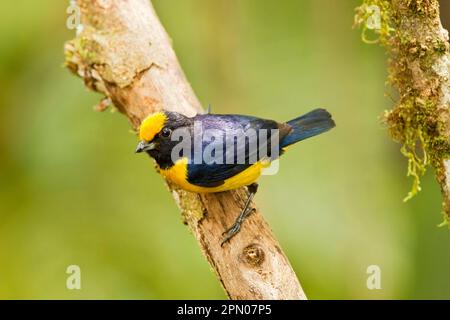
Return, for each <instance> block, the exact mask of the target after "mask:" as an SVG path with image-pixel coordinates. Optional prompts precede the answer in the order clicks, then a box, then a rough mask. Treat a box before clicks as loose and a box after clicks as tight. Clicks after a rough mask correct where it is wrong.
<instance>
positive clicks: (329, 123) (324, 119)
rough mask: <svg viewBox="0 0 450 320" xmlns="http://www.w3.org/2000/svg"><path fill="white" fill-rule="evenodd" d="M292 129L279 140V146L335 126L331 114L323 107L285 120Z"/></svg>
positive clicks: (285, 145)
mask: <svg viewBox="0 0 450 320" xmlns="http://www.w3.org/2000/svg"><path fill="white" fill-rule="evenodd" d="M287 124H288V125H290V126H291V127H292V128H293V130H292V131H291V132H290V133H289V134H288V135H287V136H286V137H284V139H283V140H282V141H281V147H282V148H283V147H287V146H289V145H291V144H293V143H296V142H298V141H301V140H305V139H307V138H310V137H314V136H316V135H318V134H321V133H323V132H326V131H328V130H330V129H331V128H333V127H335V126H336V124H335V123H334V121H333V119H332V118H331V114H330V113H329V112H328V111H327V110H325V109H315V110H313V111H310V112H308V113H307V114H304V115H302V116H300V117H298V118H295V119H293V120H291V121H288V122H287Z"/></svg>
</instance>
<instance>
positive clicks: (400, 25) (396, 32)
mask: <svg viewBox="0 0 450 320" xmlns="http://www.w3.org/2000/svg"><path fill="white" fill-rule="evenodd" d="M374 8H375V9H374ZM377 8H378V9H377ZM376 11H378V12H376ZM376 21H378V23H375V22H376ZM355 22H356V23H357V24H360V25H363V27H364V31H366V30H367V29H372V30H374V31H375V33H377V34H378V36H379V38H378V39H377V41H379V42H380V43H381V44H382V45H383V46H385V47H386V49H387V51H388V52H389V55H390V60H389V78H388V80H389V83H390V84H391V85H392V86H393V87H394V88H395V89H396V90H397V91H398V93H399V98H398V102H397V104H396V106H395V107H394V109H393V110H391V111H389V112H387V113H386V116H385V119H386V123H387V125H388V128H389V132H390V134H391V136H392V137H393V138H394V139H395V140H396V141H399V142H401V143H402V144H403V148H402V153H403V154H404V155H405V156H406V157H407V158H408V161H409V165H408V175H411V176H413V177H414V181H415V182H414V185H413V190H412V191H411V192H410V194H409V195H408V197H407V198H406V200H407V199H409V198H411V197H412V196H413V195H414V194H415V193H416V192H417V191H420V176H421V175H423V174H424V172H425V169H426V167H427V166H428V165H432V166H434V167H435V168H436V177H437V181H438V182H439V184H440V186H441V190H442V196H443V208H444V212H445V216H446V221H447V222H448V221H450V110H449V108H450V69H449V68H450V55H449V43H448V40H449V37H448V32H447V30H445V29H444V28H443V27H442V24H441V20H440V14H439V2H438V1H437V0H408V1H405V0H365V1H364V4H363V5H362V6H360V7H359V8H357V15H356V17H355ZM363 35H364V32H363ZM363 39H367V38H366V37H363Z"/></svg>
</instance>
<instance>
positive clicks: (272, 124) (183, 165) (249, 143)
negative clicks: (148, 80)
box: [135, 108, 335, 246]
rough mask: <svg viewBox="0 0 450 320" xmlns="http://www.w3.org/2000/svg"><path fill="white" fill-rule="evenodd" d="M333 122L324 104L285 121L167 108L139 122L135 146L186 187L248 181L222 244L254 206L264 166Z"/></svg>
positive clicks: (222, 187) (207, 189) (219, 187)
mask: <svg viewBox="0 0 450 320" xmlns="http://www.w3.org/2000/svg"><path fill="white" fill-rule="evenodd" d="M334 127H335V122H334V120H333V119H332V116H331V114H330V113H329V112H328V111H327V110H325V109H322V108H318V109H314V110H312V111H310V112H308V113H306V114H304V115H302V116H299V117H297V118H294V119H292V120H290V121H287V122H277V121H274V120H269V119H262V118H258V117H255V116H248V115H239V114H214V113H211V112H210V111H208V113H206V114H197V115H195V116H193V117H188V116H186V115H184V114H181V113H178V112H173V111H166V110H163V111H157V112H153V113H151V114H149V115H148V116H147V117H146V118H145V119H144V120H143V121H142V122H141V124H140V127H139V139H140V141H139V143H138V145H137V147H136V150H135V152H136V153H141V152H145V153H147V154H148V155H149V156H150V157H152V158H153V159H154V160H155V161H156V165H157V170H158V171H159V173H160V174H161V175H162V176H164V177H165V178H166V179H167V180H169V181H170V182H171V183H174V184H175V185H177V186H178V187H180V188H181V189H184V190H186V191H190V192H195V193H216V192H224V191H229V190H233V189H238V188H241V187H247V190H248V198H247V201H246V202H245V205H244V207H243V209H242V211H241V213H240V214H239V216H238V217H237V219H236V220H235V222H234V224H233V225H232V226H231V227H230V228H228V229H227V230H225V232H224V233H223V236H224V239H223V241H222V246H223V245H224V244H225V243H227V242H228V241H230V240H231V239H232V238H233V237H234V236H235V235H236V234H237V233H238V232H239V231H240V230H241V225H242V224H243V222H244V221H245V219H246V218H247V217H248V216H249V215H250V214H251V213H252V212H253V211H254V209H252V208H250V203H251V201H252V199H253V197H254V195H255V194H256V192H257V190H258V183H257V181H258V178H259V177H260V176H261V174H262V173H263V172H264V170H265V169H267V168H269V167H270V165H271V164H272V163H273V161H275V160H278V158H279V157H280V156H281V155H283V154H284V153H285V151H286V149H287V147H289V146H291V145H292V144H294V143H297V142H299V141H302V140H305V139H307V138H310V137H313V136H316V135H319V134H321V133H324V132H326V131H328V130H330V129H332V128H334Z"/></svg>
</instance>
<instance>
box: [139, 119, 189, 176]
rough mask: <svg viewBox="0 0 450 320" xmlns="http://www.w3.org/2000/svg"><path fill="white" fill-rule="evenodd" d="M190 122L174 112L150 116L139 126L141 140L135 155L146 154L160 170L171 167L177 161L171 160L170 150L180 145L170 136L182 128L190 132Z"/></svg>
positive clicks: (177, 140)
mask: <svg viewBox="0 0 450 320" xmlns="http://www.w3.org/2000/svg"><path fill="white" fill-rule="evenodd" d="M191 122H192V120H191V119H190V118H187V117H186V116H184V115H182V114H179V113H175V112H167V111H165V112H159V113H157V114H153V115H150V116H149V117H147V118H146V119H145V120H144V121H143V122H142V124H141V127H140V137H141V139H142V140H141V141H140V142H139V144H138V145H137V148H136V153H140V152H144V151H145V152H147V154H149V155H150V156H151V157H152V158H154V159H155V160H156V162H157V163H158V165H159V166H160V168H162V169H165V168H168V167H170V166H172V165H173V164H174V162H175V161H176V160H177V159H174V158H173V155H172V150H173V148H174V147H175V146H176V145H177V144H178V143H180V141H179V139H173V137H172V134H173V132H174V131H176V130H180V129H183V128H185V129H187V130H188V131H190V128H191Z"/></svg>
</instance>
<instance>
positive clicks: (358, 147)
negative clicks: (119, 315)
mask: <svg viewBox="0 0 450 320" xmlns="http://www.w3.org/2000/svg"><path fill="white" fill-rule="evenodd" d="M447 2H448V1H447ZM358 4H359V1H336V0H308V1H307V0H302V1H299V0H297V1H295V0H289V1H288V0H283V1H265V2H261V1H257V0H240V1H238V0H220V1H219V0H215V1H210V0H183V1H179V0H177V1H175V0H155V1H154V5H155V7H156V9H157V12H158V14H159V15H160V18H161V20H162V22H163V24H164V25H165V27H166V29H167V30H168V32H169V34H170V35H171V37H172V38H173V44H174V47H175V50H176V52H177V54H178V57H179V59H180V61H181V64H182V66H183V68H184V70H185V72H186V74H187V77H188V79H189V80H190V81H191V84H192V86H193V88H194V89H195V91H196V93H197V95H198V97H199V99H200V100H201V101H202V103H203V104H204V105H207V104H208V103H211V104H212V106H213V111H214V112H217V113H243V114H254V115H258V116H261V117H266V118H273V119H277V120H288V119H291V118H294V117H296V116H298V115H300V114H302V113H304V112H307V111H309V110H310V109H312V108H314V107H318V106H321V107H325V108H327V109H328V110H329V111H330V112H331V113H332V114H333V116H334V118H335V120H336V122H337V128H336V129H335V130H333V131H332V132H330V133H328V134H326V135H323V136H320V137H317V138H314V139H311V140H307V141H305V142H302V143H301V144H299V145H297V146H296V147H293V148H291V149H290V150H289V152H288V154H287V155H286V156H285V157H284V158H283V159H282V162H281V165H280V172H279V174H278V175H275V176H270V177H263V178H262V180H261V181H260V182H261V184H260V186H261V187H260V192H259V194H258V195H257V202H258V204H259V206H260V207H261V208H262V211H263V213H264V215H265V216H266V218H267V220H268V221H269V222H270V224H271V226H272V228H273V230H274V232H275V234H276V235H277V237H278V239H279V241H280V242H281V244H282V246H283V248H284V249H285V251H286V253H287V255H288V256H289V259H290V261H291V263H292V265H293V267H294V269H295V271H296V272H297V274H298V276H299V278H300V280H301V282H302V285H303V288H304V289H305V291H306V293H307V295H308V297H309V298H311V299H347V298H348V299H365V298H367V299H379V298H388V299H398V298H402V299H409V298H419V299H421V298H426V299H428V298H440V299H442V298H446V299H448V298H450V274H449V272H448V271H449V270H450V255H449V254H448V253H449V245H450V231H449V230H448V229H447V228H445V227H444V228H438V227H437V224H439V223H440V222H441V221H442V220H443V219H442V215H441V199H440V193H439V189H438V186H437V184H436V183H435V181H434V177H433V173H432V172H431V171H430V172H429V173H428V174H427V176H426V177H425V178H424V179H423V191H422V192H421V193H420V194H419V195H418V196H417V197H416V198H414V199H413V200H412V201H410V202H408V203H406V204H404V203H402V199H403V197H404V196H405V195H406V194H407V192H408V190H409V188H410V184H411V181H410V180H408V179H407V178H406V175H405V174H406V160H405V159H404V158H403V157H402V156H401V155H400V152H399V145H397V144H395V143H393V142H392V141H391V140H390V139H388V137H387V134H386V132H385V130H384V129H383V128H382V126H381V125H380V123H379V115H380V114H381V113H382V111H383V110H384V109H386V108H389V107H390V106H391V105H392V101H391V100H390V99H388V98H386V97H384V93H385V92H386V91H387V90H388V89H387V88H386V87H385V84H384V83H385V79H386V71H385V70H386V62H385V60H386V56H385V54H384V51H383V50H382V49H381V48H378V47H377V46H369V45H366V44H363V43H362V42H361V39H360V31H359V30H352V22H353V13H354V11H353V9H354V7H355V6H357V5H358ZM68 5H69V2H68V1H56V0H53V1H51V0H41V1H31V0H27V1H25V0H16V1H13V2H11V1H2V2H1V3H0V46H1V47H0V168H1V170H0V298H31V299H48V298H57V299H80V298H87V299H92V298H100V299H104V298H111V299H116V298H125V299H129V298H130V299H131V298H137V299H144V298H150V299H167V298H174V299H184V298H189V299H197V298H203V299H214V298H225V295H224V293H223V291H222V289H221V287H220V286H219V283H218V281H217V280H216V278H215V276H214V274H213V273H212V272H211V270H210V268H209V266H208V264H207V263H206V260H205V259H204V258H203V257H202V256H201V254H200V252H199V250H198V247H197V244H196V242H195V240H194V239H193V237H192V236H191V235H190V234H189V231H188V229H187V228H186V227H185V226H184V225H183V224H182V223H181V218H180V214H179V212H178V209H177V208H176V205H175V203H174V202H173V200H172V199H171V196H170V195H169V193H168V192H167V191H166V189H165V187H164V185H163V183H162V179H161V178H160V177H159V176H158V175H157V173H155V171H154V169H153V165H152V162H151V161H150V160H149V159H148V158H147V157H143V156H136V155H135V154H134V153H133V151H134V147H135V144H136V141H137V139H136V137H135V136H134V135H133V134H131V133H130V130H129V125H128V123H127V120H126V119H125V118H124V117H123V116H121V115H120V114H118V113H114V112H109V111H107V112H104V113H96V112H94V111H93V105H95V104H96V103H97V102H98V100H99V99H100V96H99V95H97V94H94V93H91V92H88V91H87V90H86V89H85V87H84V85H83V84H82V81H81V80H80V79H79V78H76V77H75V76H73V75H71V74H70V73H69V72H68V71H67V70H66V69H64V68H63V60H64V57H63V49H62V47H63V43H64V41H65V40H68V39H71V38H73V37H74V31H73V30H68V29H67V28H66V19H67V14H66V8H67V7H68ZM447 11H448V9H447ZM446 13H448V12H446ZM71 264H76V265H79V266H80V267H81V275H82V289H81V290H67V289H66V278H67V276H68V275H67V274H66V272H65V271H66V268H67V266H68V265H71ZM372 264H375V265H379V266H380V268H381V272H382V280H381V285H382V289H381V290H368V289H367V287H366V279H367V276H368V275H367V274H366V268H367V267H368V266H369V265H372Z"/></svg>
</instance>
